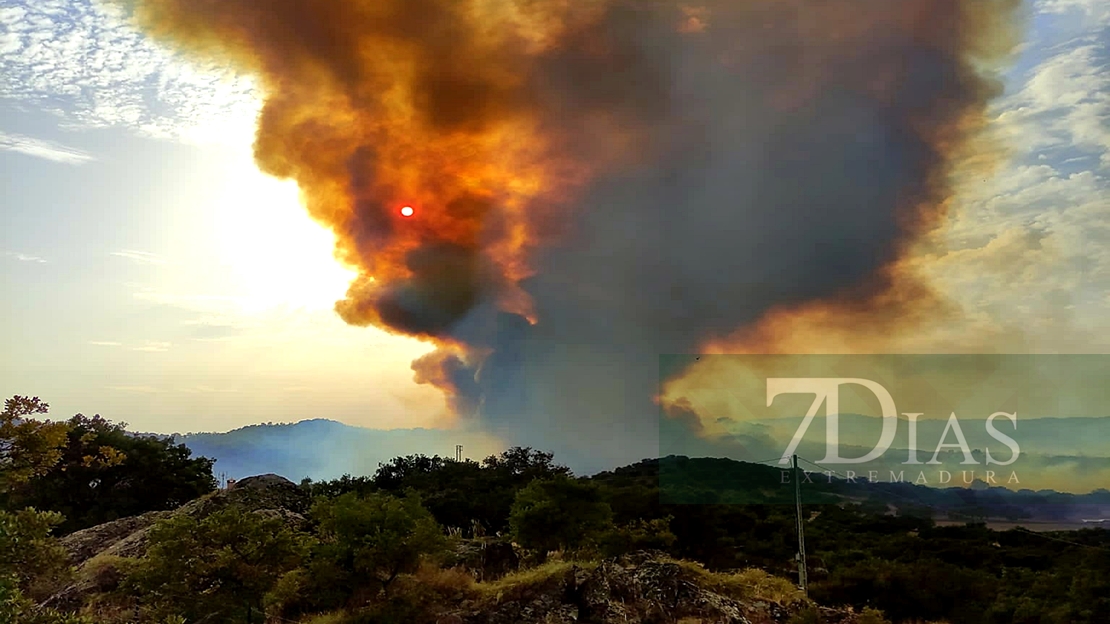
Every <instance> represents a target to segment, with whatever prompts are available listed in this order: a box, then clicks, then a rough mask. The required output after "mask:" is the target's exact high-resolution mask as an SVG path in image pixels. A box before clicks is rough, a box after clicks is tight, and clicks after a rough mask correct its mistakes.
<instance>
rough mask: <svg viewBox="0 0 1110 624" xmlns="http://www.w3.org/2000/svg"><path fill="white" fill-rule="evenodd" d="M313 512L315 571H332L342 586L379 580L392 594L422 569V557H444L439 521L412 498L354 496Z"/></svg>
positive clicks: (318, 506) (353, 587) (324, 504)
mask: <svg viewBox="0 0 1110 624" xmlns="http://www.w3.org/2000/svg"><path fill="white" fill-rule="evenodd" d="M311 513H312V517H313V519H315V520H316V521H317V522H319V529H318V532H319V536H320V544H319V546H318V548H317V551H316V553H315V554H314V557H313V558H314V563H315V564H316V565H315V569H316V570H320V571H321V572H326V570H325V569H326V568H330V572H331V574H332V576H335V577H338V578H336V579H335V580H336V581H337V583H336V584H337V585H339V586H345V587H346V588H347V589H348V590H350V591H351V592H353V591H354V590H356V589H357V588H358V581H359V579H364V578H372V579H375V580H376V581H378V582H379V583H380V584H381V589H382V591H385V592H388V590H389V585H390V583H392V582H393V581H394V580H395V579H396V578H397V577H398V576H399V575H401V574H403V573H411V572H414V571H415V570H416V568H417V566H418V565H419V564H420V558H421V557H422V556H424V555H433V554H439V553H441V552H442V551H443V550H444V549H445V547H446V545H447V540H446V538H445V537H444V535H443V531H442V530H441V528H440V526H439V525H438V524H437V523H436V521H435V518H433V517H432V514H431V513H429V512H428V510H426V509H424V507H423V506H421V504H420V499H419V498H418V497H417V496H415V495H411V494H410V495H408V496H405V497H404V498H398V497H395V496H392V495H389V494H384V493H373V494H370V495H368V496H365V497H359V496H358V495H356V494H354V493H348V494H344V495H342V496H340V497H339V498H336V499H334V500H322V501H319V502H317V504H316V505H314V506H313V508H312V512H311ZM325 576H327V574H322V575H318V576H317V577H318V578H323V577H325Z"/></svg>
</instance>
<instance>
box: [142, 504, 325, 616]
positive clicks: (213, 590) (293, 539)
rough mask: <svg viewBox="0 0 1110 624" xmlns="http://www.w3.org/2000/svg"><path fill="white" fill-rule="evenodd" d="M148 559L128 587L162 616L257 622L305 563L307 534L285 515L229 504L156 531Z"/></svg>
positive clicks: (165, 522) (165, 524)
mask: <svg viewBox="0 0 1110 624" xmlns="http://www.w3.org/2000/svg"><path fill="white" fill-rule="evenodd" d="M149 540H150V542H149V544H150V545H149V548H148V550H147V555H146V558H145V559H144V560H143V562H142V563H141V564H140V565H139V566H137V568H136V569H135V570H134V571H132V573H131V575H130V576H129V577H128V579H127V585H128V587H130V588H131V589H132V590H133V591H134V592H135V593H136V594H138V595H139V596H140V599H141V600H142V601H143V602H144V603H145V604H146V605H147V606H148V608H150V609H151V610H152V611H153V613H154V615H155V616H156V617H159V618H161V617H166V616H170V615H180V616H183V617H185V618H186V619H188V620H189V621H196V620H200V619H204V620H205V621H206V622H212V623H217V622H242V621H247V622H249V621H251V620H252V617H253V615H252V614H253V613H254V612H255V610H256V609H259V608H260V607H261V606H262V599H263V597H264V596H265V594H266V592H267V591H269V590H270V589H271V588H272V587H273V585H274V583H275V582H276V581H277V579H278V578H280V577H281V575H282V574H284V573H286V572H288V571H289V570H292V569H294V568H296V567H297V566H298V565H300V564H301V563H302V561H303V557H304V555H305V553H306V550H307V548H308V546H309V544H308V543H307V541H306V539H305V536H303V535H299V534H297V533H296V532H294V531H293V530H292V529H290V528H289V527H288V526H287V525H286V524H285V522H284V521H283V520H282V519H280V518H269V517H265V516H263V515H261V514H258V513H254V512H248V511H244V510H242V509H240V508H238V507H228V508H226V509H223V510H220V511H217V512H215V513H213V514H211V515H209V516H207V517H205V518H203V519H197V518H194V517H192V516H187V515H179V516H174V517H172V518H169V519H167V520H163V521H162V522H159V523H158V524H156V525H155V526H154V527H152V528H151V531H150V537H149Z"/></svg>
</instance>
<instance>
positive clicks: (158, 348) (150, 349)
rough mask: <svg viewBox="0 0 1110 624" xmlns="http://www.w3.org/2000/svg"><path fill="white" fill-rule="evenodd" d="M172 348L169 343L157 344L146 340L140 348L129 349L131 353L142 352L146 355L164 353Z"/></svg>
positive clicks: (171, 344)
mask: <svg viewBox="0 0 1110 624" xmlns="http://www.w3.org/2000/svg"><path fill="white" fill-rule="evenodd" d="M172 346H173V343H171V342H157V341H154V340H147V341H146V342H145V343H143V346H141V347H131V350H132V351H144V352H147V353H164V352H166V351H169V350H170V347H172Z"/></svg>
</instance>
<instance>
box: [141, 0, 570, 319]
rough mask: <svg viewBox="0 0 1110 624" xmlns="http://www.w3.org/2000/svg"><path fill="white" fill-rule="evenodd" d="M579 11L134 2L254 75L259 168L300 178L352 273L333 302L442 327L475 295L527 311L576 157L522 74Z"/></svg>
mask: <svg viewBox="0 0 1110 624" xmlns="http://www.w3.org/2000/svg"><path fill="white" fill-rule="evenodd" d="M585 14H588V11H585V10H578V11H572V10H571V9H569V8H553V6H542V7H536V8H531V7H517V6H515V5H512V4H507V3H491V2H484V1H481V0H472V1H468V2H459V1H458V0H394V1H383V0H363V1H346V2H328V3H316V2H305V1H302V0H276V1H272V2H254V1H252V0H219V1H217V0H200V1H197V0H143V1H140V2H138V3H137V11H136V18H137V19H138V22H139V23H140V24H141V25H142V26H143V28H144V29H146V30H147V31H148V32H149V33H150V34H151V35H153V36H155V37H158V38H162V39H166V40H169V41H171V42H172V43H174V44H175V45H177V46H180V47H183V48H185V49H186V50H188V51H191V52H196V53H201V54H206V55H209V56H212V57H215V58H218V59H220V60H222V61H225V62H231V63H233V64H235V65H237V66H238V67H239V68H240V69H243V70H245V71H248V72H250V73H252V74H254V75H255V76H257V77H258V78H259V80H260V83H261V87H262V89H263V91H264V93H265V103H264V107H263V109H262V113H261V116H260V118H259V121H258V132H257V138H256V143H255V154H256V158H257V161H258V164H259V166H260V168H261V169H262V170H263V171H265V172H267V173H270V174H272V175H275V176H278V177H282V178H293V179H295V180H296V181H297V182H298V183H299V185H300V188H301V190H302V193H303V199H304V202H305V204H306V206H307V208H308V210H309V212H310V213H311V215H312V216H313V217H314V218H315V219H316V220H317V221H319V222H320V223H323V224H325V225H327V226H328V227H330V228H331V229H332V230H333V231H334V232H335V234H336V235H337V237H338V248H337V257H338V258H339V259H340V260H341V261H342V262H343V263H345V264H347V265H349V266H351V267H355V268H357V269H358V270H359V276H358V278H357V279H356V280H355V282H354V283H353V284H352V285H351V287H350V290H349V292H348V294H347V298H346V299H345V300H343V301H341V302H339V303H338V304H337V310H338V312H339V313H340V315H341V316H342V317H343V318H344V319H345V320H346V321H347V322H348V323H352V324H357V325H370V324H372V325H376V326H379V327H382V328H385V329H389V330H392V331H397V332H403V333H407V334H411V335H416V336H423V337H432V338H443V337H446V334H447V330H448V327H449V326H450V325H451V324H452V323H453V322H455V321H457V320H458V319H459V318H460V317H461V316H463V315H464V314H465V313H466V312H467V311H468V310H469V309H471V308H472V307H473V306H475V305H476V304H477V303H478V302H479V300H481V299H484V298H492V299H494V300H496V301H497V302H498V304H499V305H500V306H501V307H502V308H503V309H505V310H507V311H511V312H514V313H518V314H522V315H525V316H529V317H531V316H532V311H531V307H530V304H529V300H528V297H527V296H526V295H525V294H524V293H523V292H522V291H521V290H520V289H519V288H518V287H517V283H518V282H519V281H520V280H521V279H523V278H525V277H527V276H528V275H529V274H530V272H531V269H530V267H529V264H528V261H527V254H526V252H527V249H528V248H529V247H530V246H533V245H536V244H538V243H540V242H541V241H542V240H543V233H542V232H540V231H538V230H537V228H536V227H535V223H536V222H537V217H540V216H542V212H543V210H544V206H550V205H551V204H552V203H553V202H555V201H557V200H559V199H562V198H564V197H566V193H568V192H570V190H571V189H573V188H574V187H575V185H576V182H577V181H578V180H580V179H581V178H582V176H583V174H584V173H585V171H586V170H587V169H588V163H585V162H582V161H572V160H571V159H569V158H568V157H567V155H566V154H565V150H562V149H561V148H560V145H559V144H558V137H557V136H555V135H553V134H552V133H550V132H546V133H545V131H544V130H543V129H542V128H540V120H539V119H538V117H537V115H536V102H535V100H534V93H533V92H532V91H531V87H530V85H529V84H528V82H527V81H528V79H529V76H531V75H532V74H533V71H532V70H531V69H530V64H532V63H533V62H534V60H535V58H536V56H537V55H538V54H541V53H542V52H543V51H544V50H545V49H547V47H548V46H550V45H551V39H552V38H554V37H558V35H559V33H560V32H562V31H563V30H565V29H567V28H570V27H573V25H574V23H575V20H576V19H582V16H583V15H585ZM539 198H543V200H544V201H543V204H542V205H541V203H540V202H539V201H537V200H538V199H539ZM402 206H413V207H414V208H415V211H414V213H415V214H414V215H413V217H412V218H411V219H405V218H403V217H404V216H405V215H402V214H401V212H400V209H401V207H402Z"/></svg>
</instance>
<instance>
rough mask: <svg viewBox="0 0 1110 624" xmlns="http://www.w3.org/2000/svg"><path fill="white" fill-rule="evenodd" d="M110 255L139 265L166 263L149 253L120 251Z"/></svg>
mask: <svg viewBox="0 0 1110 624" xmlns="http://www.w3.org/2000/svg"><path fill="white" fill-rule="evenodd" d="M111 255H113V256H118V257H120V258H127V259H128V260H134V261H135V262H138V263H139V264H165V263H166V261H165V260H164V259H163V258H162V257H161V256H159V255H158V254H155V253H151V252H149V251H136V250H134V249H121V250H119V251H113V252H112V253H111Z"/></svg>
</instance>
